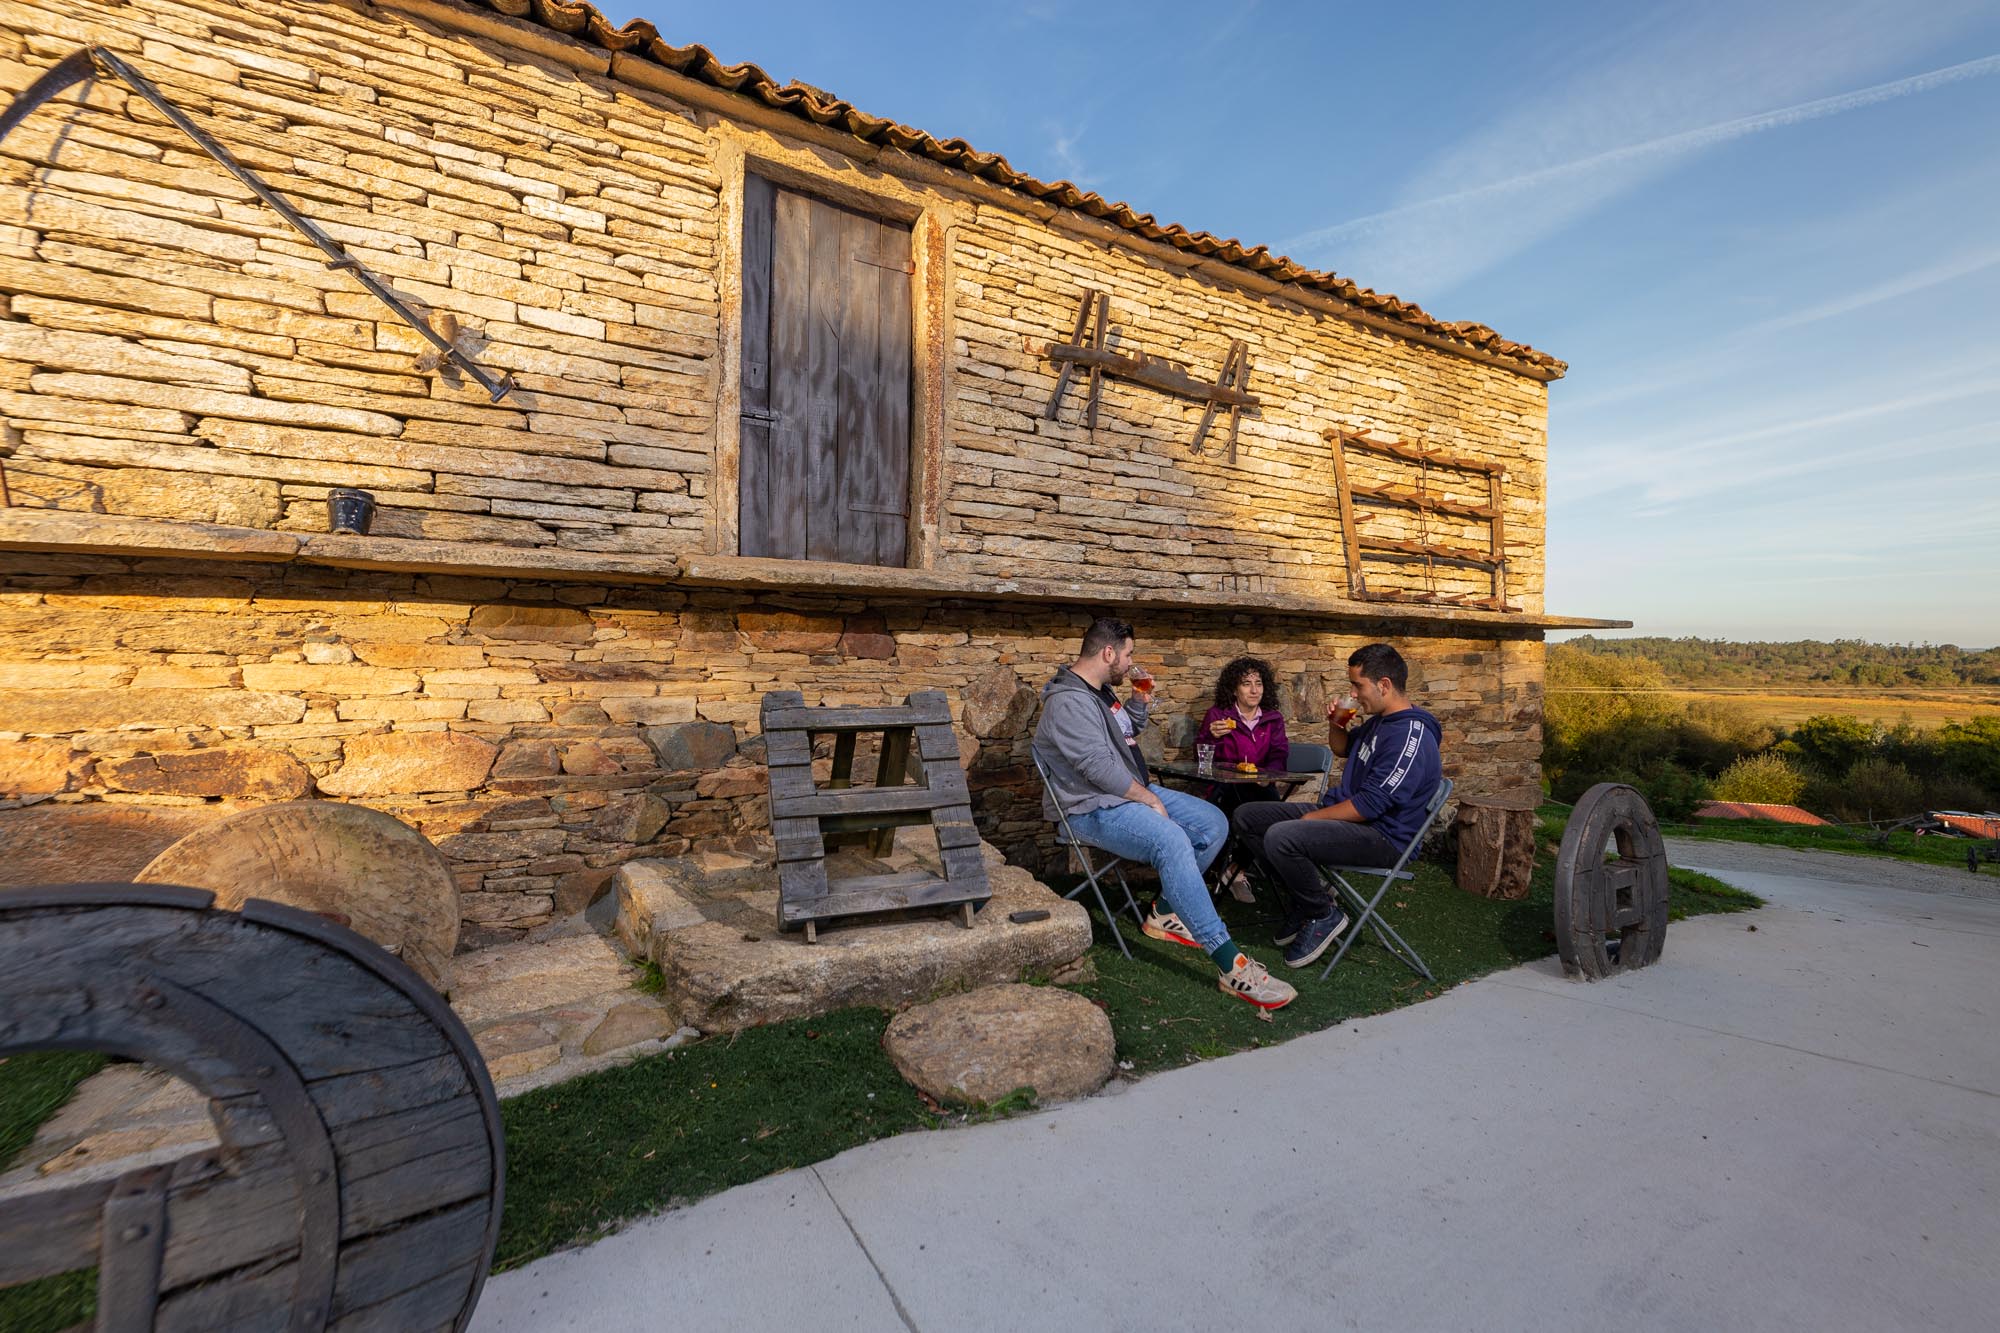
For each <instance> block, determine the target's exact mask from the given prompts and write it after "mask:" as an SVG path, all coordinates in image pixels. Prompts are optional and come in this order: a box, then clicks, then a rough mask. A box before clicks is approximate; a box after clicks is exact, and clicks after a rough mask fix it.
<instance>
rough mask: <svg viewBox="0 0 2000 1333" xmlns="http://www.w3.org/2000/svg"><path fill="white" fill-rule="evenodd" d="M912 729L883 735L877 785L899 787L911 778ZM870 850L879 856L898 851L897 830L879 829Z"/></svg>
mask: <svg viewBox="0 0 2000 1333" xmlns="http://www.w3.org/2000/svg"><path fill="white" fill-rule="evenodd" d="M910 739H911V737H910V728H908V727H895V728H891V729H890V730H888V731H885V732H883V733H882V752H881V754H880V755H878V756H877V759H876V764H875V785H876V786H877V787H878V788H879V787H898V786H901V785H902V784H903V780H904V778H906V777H908V776H909V773H908V772H907V771H906V770H908V769H909V768H910V766H911V765H910ZM868 849H869V850H870V851H872V852H874V853H875V855H877V856H887V855H888V854H889V853H890V852H892V851H894V850H895V849H896V830H895V829H894V828H883V829H877V830H876V831H875V835H874V836H873V837H871V838H870V839H869V840H868Z"/></svg>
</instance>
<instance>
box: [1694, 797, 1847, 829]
mask: <svg viewBox="0 0 2000 1333" xmlns="http://www.w3.org/2000/svg"><path fill="white" fill-rule="evenodd" d="M1694 817H1695V818H1696V819H1768V820H1770V821H1772V822H1773V823H1777V824H1824V823H1826V822H1827V821H1826V820H1824V819H1821V818H1820V817H1819V816H1818V815H1816V814H1814V813H1813V812H1812V811H1810V810H1801V809H1799V808H1798V807H1797V806H1796V805H1761V804H1758V803H1756V802H1753V801H1703V802H1702V803H1701V806H1700V808H1699V809H1697V810H1696V811H1695V812H1694Z"/></svg>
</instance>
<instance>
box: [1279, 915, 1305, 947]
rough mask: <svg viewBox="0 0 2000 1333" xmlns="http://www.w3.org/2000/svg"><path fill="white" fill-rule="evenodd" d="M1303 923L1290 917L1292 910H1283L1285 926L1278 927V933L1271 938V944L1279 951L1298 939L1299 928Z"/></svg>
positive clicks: (1294, 917)
mask: <svg viewBox="0 0 2000 1333" xmlns="http://www.w3.org/2000/svg"><path fill="white" fill-rule="evenodd" d="M1303 924H1304V923H1303V922H1302V921H1300V920H1299V919H1298V918H1297V917H1296V916H1294V915H1292V909H1291V908H1289V907H1287V908H1286V909H1285V924H1284V925H1282V926H1280V927H1278V933H1277V934H1276V935H1273V936H1272V937H1271V943H1273V944H1275V945H1277V946H1278V947H1279V948H1280V949H1282V948H1284V947H1285V946H1286V945H1287V944H1290V943H1291V942H1292V941H1293V940H1295V939H1297V938H1298V937H1299V927H1300V926H1301V925H1303Z"/></svg>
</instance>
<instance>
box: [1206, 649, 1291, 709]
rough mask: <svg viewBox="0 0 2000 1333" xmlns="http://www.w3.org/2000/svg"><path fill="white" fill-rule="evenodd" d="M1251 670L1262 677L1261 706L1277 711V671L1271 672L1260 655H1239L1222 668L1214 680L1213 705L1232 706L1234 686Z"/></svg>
mask: <svg viewBox="0 0 2000 1333" xmlns="http://www.w3.org/2000/svg"><path fill="white" fill-rule="evenodd" d="M1253 671H1254V672H1256V673H1257V674H1258V675H1259V676H1261V677H1263V679H1264V702H1263V704H1262V705H1261V706H1262V707H1265V708H1269V709H1271V710H1273V711H1274V712H1275V711H1277V708H1278V677H1277V673H1275V672H1273V671H1272V670H1271V664H1270V663H1269V662H1266V661H1265V660H1264V659H1263V658H1261V657H1239V658H1237V659H1236V660H1235V661H1233V662H1231V663H1230V664H1229V665H1228V666H1226V667H1224V668H1222V674H1221V675H1220V676H1218V677H1216V680H1215V706H1216V707H1217V708H1234V707H1235V706H1236V687H1237V686H1238V685H1241V684H1242V683H1243V678H1244V677H1245V676H1247V675H1249V674H1250V673H1251V672H1253Z"/></svg>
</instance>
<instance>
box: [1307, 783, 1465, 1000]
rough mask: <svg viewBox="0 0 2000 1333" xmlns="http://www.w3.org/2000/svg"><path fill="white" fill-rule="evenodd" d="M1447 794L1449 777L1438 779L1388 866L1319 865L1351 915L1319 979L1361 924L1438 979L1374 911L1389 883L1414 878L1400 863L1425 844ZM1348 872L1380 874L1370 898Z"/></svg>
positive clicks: (1417, 968) (1407, 962)
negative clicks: (1418, 820) (1400, 851)
mask: <svg viewBox="0 0 2000 1333" xmlns="http://www.w3.org/2000/svg"><path fill="white" fill-rule="evenodd" d="M1450 797H1451V779H1450V778H1443V779H1440V780H1439V782H1438V785H1437V790H1436V791H1434V792H1432V793H1431V799H1430V803H1429V804H1428V805H1426V806H1425V807H1424V822H1423V823H1422V824H1419V825H1418V826H1417V831H1416V832H1415V833H1413V834H1411V835H1410V841H1409V843H1408V845H1407V846H1405V847H1404V848H1403V854H1402V855H1401V856H1399V857H1397V858H1396V864H1395V865H1393V866H1390V867H1389V868H1388V869H1387V870H1384V869H1383V868H1382V867H1381V866H1321V867H1319V877H1320V879H1322V880H1323V881H1325V883H1326V886H1327V887H1328V888H1329V889H1332V890H1333V892H1334V896H1335V897H1336V898H1338V899H1339V900H1340V903H1341V905H1342V906H1343V907H1345V908H1346V909H1347V910H1348V911H1349V912H1350V913H1352V914H1353V916H1354V919H1353V920H1352V921H1350V922H1349V923H1348V925H1347V935H1346V937H1345V938H1344V939H1342V940H1341V941H1340V951H1339V952H1338V953H1336V954H1334V956H1333V957H1332V958H1331V959H1330V960H1329V961H1328V962H1327V965H1326V968H1325V970H1324V971H1322V972H1321V973H1320V974H1319V979H1320V980H1321V981H1325V980H1326V979H1327V978H1328V977H1330V976H1332V975H1333V969H1334V967H1335V966H1337V965H1338V964H1339V962H1340V960H1341V958H1342V957H1343V956H1345V955H1346V953H1347V950H1348V947H1349V946H1350V945H1352V944H1353V943H1354V939H1355V937H1356V936H1357V935H1359V934H1360V933H1361V927H1362V926H1364V925H1365V926H1367V927H1368V928H1369V929H1370V930H1372V931H1374V932H1375V938H1376V939H1377V940H1379V941H1381V944H1382V947H1383V948H1385V949H1387V950H1388V951H1389V952H1390V953H1392V954H1394V955H1395V956H1396V957H1397V958H1398V959H1399V960H1401V961H1402V962H1403V963H1404V964H1405V965H1406V966H1408V967H1410V968H1413V969H1414V970H1415V971H1416V972H1417V973H1418V974H1419V975H1421V976H1422V977H1423V979H1424V980H1425V981H1436V980H1437V978H1436V977H1434V976H1432V975H1431V970H1430V968H1428V967H1426V966H1425V965H1424V960H1423V959H1422V958H1420V957H1418V955H1417V951H1416V950H1415V949H1412V948H1411V947H1410V945H1409V942H1408V941H1407V940H1405V939H1404V938H1403V937H1402V936H1401V935H1398V934H1397V933H1396V931H1395V928H1394V927H1393V926H1391V925H1390V924H1389V923H1388V922H1387V921H1384V920H1383V919H1382V915H1381V913H1379V912H1377V911H1376V910H1375V907H1376V905H1377V904H1378V903H1380V902H1381V901H1382V895H1383V894H1385V893H1387V892H1388V891H1389V886H1390V885H1391V884H1393V883H1395V882H1396V881H1397V880H1399V879H1415V878H1416V876H1415V875H1414V874H1413V873H1411V872H1410V871H1408V870H1405V869H1403V867H1404V866H1405V865H1407V864H1408V863H1409V860H1410V858H1411V857H1413V856H1415V855H1416V854H1417V849H1418V848H1420V847H1422V846H1423V845H1424V835H1425V834H1427V833H1429V832H1430V831H1431V825H1432V824H1434V823H1436V822H1437V817H1438V811H1440V810H1442V809H1444V803H1445V802H1446V801H1447V800H1449V799H1450ZM1349 875H1354V876H1356V877H1357V878H1359V877H1362V876H1367V875H1380V876H1381V877H1382V883H1381V885H1380V886H1379V887H1378V888H1377V889H1376V890H1375V896H1374V897H1373V898H1363V897H1362V896H1361V891H1360V890H1359V889H1357V888H1355V887H1354V886H1353V885H1352V884H1349V883H1348V882H1347V876H1349Z"/></svg>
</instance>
